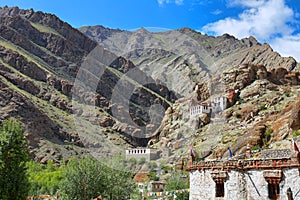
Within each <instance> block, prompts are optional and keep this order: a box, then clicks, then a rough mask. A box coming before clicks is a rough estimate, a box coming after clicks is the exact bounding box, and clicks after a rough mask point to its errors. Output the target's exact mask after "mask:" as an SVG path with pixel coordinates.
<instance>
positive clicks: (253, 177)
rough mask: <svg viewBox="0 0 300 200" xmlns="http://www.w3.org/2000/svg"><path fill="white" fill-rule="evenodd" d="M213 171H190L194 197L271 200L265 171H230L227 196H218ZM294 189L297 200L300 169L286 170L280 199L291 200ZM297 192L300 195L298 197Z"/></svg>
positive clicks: (228, 173)
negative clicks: (289, 192)
mask: <svg viewBox="0 0 300 200" xmlns="http://www.w3.org/2000/svg"><path fill="white" fill-rule="evenodd" d="M214 173H215V171H212V170H200V171H198V170H196V171H191V173H190V200H217V199H222V200H268V199H269V198H268V182H267V181H266V179H265V178H264V170H262V169H258V170H257V169H250V170H229V171H228V172H227V179H226V180H225V182H224V190H225V196H224V198H216V197H215V191H216V183H215V182H214V180H213V178H212V174H214ZM288 188H291V190H292V192H293V196H294V200H300V191H299V190H300V176H299V169H298V168H296V167H294V168H285V169H282V178H281V181H280V184H279V189H280V200H288V199H287V194H286V192H287V189H288ZM296 195H297V196H296Z"/></svg>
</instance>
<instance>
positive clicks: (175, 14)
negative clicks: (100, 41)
mask: <svg viewBox="0 0 300 200" xmlns="http://www.w3.org/2000/svg"><path fill="white" fill-rule="evenodd" d="M5 5H8V6H19V7H20V8H24V9H27V8H33V9H34V10H36V11H37V10H41V11H43V12H47V13H52V14H55V15H57V16H58V17H60V18H61V19H62V20H64V21H66V22H68V23H69V24H71V25H72V26H74V27H80V26H85V25H103V26H106V27H110V28H120V29H127V30H132V29H136V28H140V27H146V28H147V27H158V28H166V29H178V28H181V27H190V28H193V29H195V30H197V31H200V32H202V33H207V34H209V35H222V34H224V33H229V34H231V35H234V36H235V37H237V38H239V39H241V38H244V37H249V36H250V35H252V36H254V37H256V38H257V39H258V40H259V41H260V42H261V43H263V42H267V43H269V44H270V45H271V46H272V47H273V49H274V50H276V51H278V52H279V53H280V54H282V55H283V56H289V55H290V56H293V57H295V58H296V59H297V60H298V61H300V1H299V0H85V1H82V0H81V1H79V0H7V1H0V6H1V7H3V6H5Z"/></svg>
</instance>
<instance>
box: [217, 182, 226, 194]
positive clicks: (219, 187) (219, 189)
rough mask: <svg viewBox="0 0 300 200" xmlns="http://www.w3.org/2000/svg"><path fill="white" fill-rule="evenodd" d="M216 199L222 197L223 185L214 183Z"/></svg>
mask: <svg viewBox="0 0 300 200" xmlns="http://www.w3.org/2000/svg"><path fill="white" fill-rule="evenodd" d="M216 197H224V183H216Z"/></svg>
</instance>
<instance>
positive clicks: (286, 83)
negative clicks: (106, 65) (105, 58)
mask: <svg viewBox="0 0 300 200" xmlns="http://www.w3.org/2000/svg"><path fill="white" fill-rule="evenodd" d="M79 30H80V31H81V32H83V33H84V34H86V35H87V36H89V37H90V38H91V39H93V40H94V41H96V42H98V43H99V44H100V45H102V46H103V47H105V48H106V49H108V50H110V51H112V52H113V53H115V54H117V55H120V56H123V57H125V58H127V59H129V60H131V61H132V62H133V63H134V64H135V65H136V66H137V67H138V68H139V69H141V70H142V71H143V72H144V73H145V74H147V75H149V76H151V77H153V79H155V80H156V81H157V82H160V83H163V84H165V85H166V87H167V88H170V90H172V91H174V92H175V94H176V95H177V97H178V100H177V101H176V102H175V103H174V104H172V106H170V107H169V108H168V109H167V111H166V113H165V116H164V119H163V121H162V124H161V126H160V127H159V128H158V129H157V130H156V131H155V132H154V133H153V136H155V137H154V138H153V140H151V141H150V143H149V145H150V146H151V147H153V148H157V149H159V150H164V149H166V148H167V149H169V150H170V151H171V155H172V156H170V157H168V158H167V160H168V162H169V163H172V162H173V161H178V160H180V159H181V158H182V157H187V155H188V151H189V148H188V147H189V145H190V144H193V145H194V148H195V149H196V150H197V151H198V154H199V155H200V157H207V156H210V157H212V158H213V157H219V156H221V157H226V156H228V153H227V149H228V147H230V148H232V150H233V152H234V153H235V154H236V155H242V154H243V153H244V151H245V147H246V146H247V144H248V143H249V144H250V145H251V146H252V149H253V150H257V149H262V148H287V147H289V146H290V140H291V138H295V139H297V136H298V135H299V128H300V127H299V116H300V111H299V107H298V106H297V105H298V103H299V101H300V99H299V95H298V94H299V89H300V88H299V83H300V82H299V71H300V64H299V63H297V62H296V60H295V59H294V58H292V57H281V56H280V54H278V53H277V52H274V51H273V50H272V48H271V47H270V46H269V45H268V44H260V43H259V42H258V41H257V40H256V39H255V38H253V37H250V38H244V39H242V40H238V39H236V38H234V37H233V36H230V35H228V34H224V35H222V36H218V37H213V36H208V35H204V34H201V33H199V32H196V31H194V30H192V29H189V28H182V29H179V30H170V31H165V32H149V31H148V30H147V29H145V28H141V29H138V30H136V31H132V32H130V31H123V30H114V29H109V28H105V27H103V26H88V27H81V28H80V29H79ZM195 88H197V91H196V92H195V91H194V90H195ZM230 90H234V91H238V92H237V93H235V95H234V99H235V100H233V99H231V98H232V95H231V94H230V93H228V91H230ZM220 96H226V97H227V99H228V102H227V109H225V110H224V111H222V112H220V113H209V114H207V113H202V114H200V115H196V116H190V109H191V108H193V107H194V106H196V105H201V104H205V103H206V104H207V103H208V104H209V102H211V101H213V98H215V97H220ZM295 102H296V104H295ZM164 159H166V158H164Z"/></svg>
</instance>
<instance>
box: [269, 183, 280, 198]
mask: <svg viewBox="0 0 300 200" xmlns="http://www.w3.org/2000/svg"><path fill="white" fill-rule="evenodd" d="M268 191H269V198H270V200H278V199H279V197H280V191H279V184H270V183H269V184H268Z"/></svg>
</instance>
